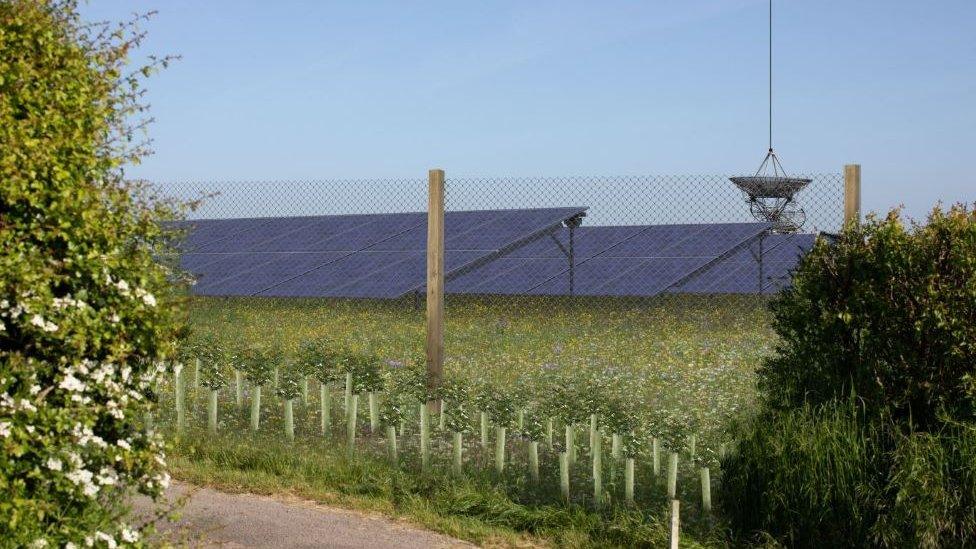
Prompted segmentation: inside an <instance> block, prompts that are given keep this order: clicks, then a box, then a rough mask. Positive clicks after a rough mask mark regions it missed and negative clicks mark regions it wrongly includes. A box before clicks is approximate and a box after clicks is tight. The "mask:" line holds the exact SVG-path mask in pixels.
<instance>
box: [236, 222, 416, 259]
mask: <svg viewBox="0 0 976 549" xmlns="http://www.w3.org/2000/svg"><path fill="white" fill-rule="evenodd" d="M377 218H378V216H370V215H336V216H328V217H312V218H309V222H308V223H306V224H304V225H302V226H301V227H300V228H299V229H297V230H294V231H291V232H289V233H285V234H280V235H277V236H275V237H273V238H269V239H266V240H264V241H263V242H260V243H257V244H255V245H252V246H251V247H249V248H247V251H253V252H258V251H261V252H325V251H333V252H337V251H348V249H349V248H348V246H344V245H343V241H342V236H343V235H351V234H354V233H357V232H364V231H363V228H364V227H367V226H369V225H370V224H371V223H373V222H375V221H377ZM406 222H407V223H414V222H415V220H414V219H408V220H407V221H406ZM369 232H370V233H373V232H375V231H374V230H370V231H369Z"/></svg>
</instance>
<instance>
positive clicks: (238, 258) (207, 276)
mask: <svg viewBox="0 0 976 549" xmlns="http://www.w3.org/2000/svg"><path fill="white" fill-rule="evenodd" d="M184 257H185V256H184ZM267 261H269V258H267V257H264V256H254V255H251V254H227V255H225V256H223V257H221V258H220V259H218V260H217V261H214V262H212V263H209V264H207V265H206V266H205V267H204V268H203V269H202V270H201V271H199V272H194V273H193V274H194V275H196V277H197V282H196V284H195V285H194V286H193V289H192V290H193V293H196V294H203V295H224V294H223V293H222V292H220V290H221V288H220V287H219V285H218V284H217V283H218V282H219V281H221V280H223V279H225V278H227V277H229V276H231V275H234V274H236V273H239V272H241V271H244V270H249V269H253V268H255V267H257V266H258V265H260V264H262V263H265V262H267ZM191 272H193V271H191Z"/></svg>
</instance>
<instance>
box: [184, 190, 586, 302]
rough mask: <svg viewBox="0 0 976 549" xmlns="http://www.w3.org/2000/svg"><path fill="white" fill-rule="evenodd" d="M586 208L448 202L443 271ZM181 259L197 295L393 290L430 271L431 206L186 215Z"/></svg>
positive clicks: (393, 293) (413, 287)
mask: <svg viewBox="0 0 976 549" xmlns="http://www.w3.org/2000/svg"><path fill="white" fill-rule="evenodd" d="M585 210H586V208H583V207H575V208H574V207H569V208H541V209H522V210H480V211H469V212H449V213H447V214H446V215H445V219H444V226H445V241H444V244H445V257H444V263H445V273H446V275H448V276H450V275H451V274H452V273H454V272H460V271H461V270H463V269H470V268H475V267H477V266H478V265H480V264H481V263H483V262H487V261H490V260H492V259H494V258H496V257H498V256H500V255H502V254H504V253H505V252H507V251H508V250H511V249H514V248H517V247H518V246H520V245H523V244H525V243H526V242H530V241H532V240H533V239H535V238H540V237H541V236H543V235H545V234H546V233H547V232H551V231H553V230H556V229H558V228H559V226H560V224H561V223H562V222H563V221H564V220H566V219H569V218H572V217H574V216H577V215H580V214H582V213H583V212H584V211H585ZM182 228H184V229H186V234H187V236H186V238H185V240H184V241H183V242H182V243H181V246H180V247H181V250H180V251H181V258H180V260H181V266H182V267H183V268H184V269H185V270H187V271H189V272H190V273H192V274H194V275H195V277H196V278H197V284H196V285H195V286H194V288H193V292H194V293H196V294H199V295H226V296H277V297H362V298H395V297H400V296H403V295H405V294H407V293H410V292H412V291H417V290H420V289H422V288H423V286H424V282H425V280H426V240H427V215H426V214H425V213H400V214H366V215H336V216H313V217H288V218H264V219H219V220H217V219H209V220H198V221H187V222H184V223H183V224H182Z"/></svg>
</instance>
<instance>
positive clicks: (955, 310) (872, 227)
mask: <svg viewBox="0 0 976 549" xmlns="http://www.w3.org/2000/svg"><path fill="white" fill-rule="evenodd" d="M772 310H773V313H774V315H775V321H774V326H775V328H776V332H777V333H778V334H779V336H780V341H781V342H780V345H779V348H778V355H777V356H775V357H774V358H772V359H771V360H769V361H768V362H767V363H766V364H764V365H763V367H762V368H761V369H760V371H759V378H760V389H762V392H763V394H764V395H765V396H766V399H767V403H768V404H769V405H770V406H771V407H773V408H779V409H789V408H795V407H798V406H801V405H802V404H804V403H811V404H819V403H824V402H828V401H832V400H835V399H837V398H846V397H847V395H849V394H851V393H852V392H853V393H854V394H856V395H857V396H858V398H859V399H860V400H861V401H862V402H863V403H864V405H865V406H866V407H867V408H868V412H869V413H870V414H880V413H885V414H891V415H892V416H894V417H893V419H894V420H895V421H897V422H907V421H909V420H910V421H911V422H912V423H913V424H914V425H915V426H916V427H918V428H920V429H922V430H927V429H937V428H938V427H939V425H941V423H942V421H943V420H944V419H945V418H947V417H948V418H953V419H956V420H966V421H971V420H974V419H976V407H974V402H976V401H974V397H976V392H974V388H976V379H974V377H973V376H974V374H976V212H974V211H972V210H969V209H967V208H966V207H964V206H955V207H952V208H950V209H949V210H948V211H942V210H940V209H936V210H934V211H933V212H932V213H931V215H930V217H929V219H928V222H927V223H925V224H912V225H908V226H906V224H905V223H903V222H902V220H901V219H900V218H899V216H898V213H897V212H892V213H891V214H889V215H888V216H887V217H886V218H884V219H875V218H872V219H869V220H868V222H866V223H865V224H864V225H862V226H852V227H850V228H848V230H846V231H845V232H844V233H843V234H842V235H841V236H840V238H839V239H838V240H837V241H836V242H834V243H828V242H827V241H826V240H821V241H820V243H819V244H817V246H816V247H815V248H814V250H813V251H812V252H811V253H810V254H808V255H807V256H806V258H805V259H804V261H803V263H802V265H801V266H800V268H799V270H798V272H797V273H796V276H795V277H794V281H793V287H792V288H790V289H788V290H786V291H785V292H784V293H783V294H782V295H781V296H780V297H779V298H778V299H776V300H775V301H774V302H773V305H772Z"/></svg>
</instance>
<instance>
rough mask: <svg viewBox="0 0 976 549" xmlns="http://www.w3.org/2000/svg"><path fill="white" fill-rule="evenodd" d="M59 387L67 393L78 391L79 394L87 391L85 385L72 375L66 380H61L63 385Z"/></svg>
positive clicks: (65, 377) (67, 376) (60, 384)
mask: <svg viewBox="0 0 976 549" xmlns="http://www.w3.org/2000/svg"><path fill="white" fill-rule="evenodd" d="M58 387H60V388H62V389H64V390H66V391H77V392H79V393H80V392H82V391H84V390H85V384H84V383H82V382H81V380H79V379H78V378H76V377H75V376H74V375H72V374H70V373H69V374H68V375H66V376H64V379H63V380H61V383H59V384H58Z"/></svg>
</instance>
